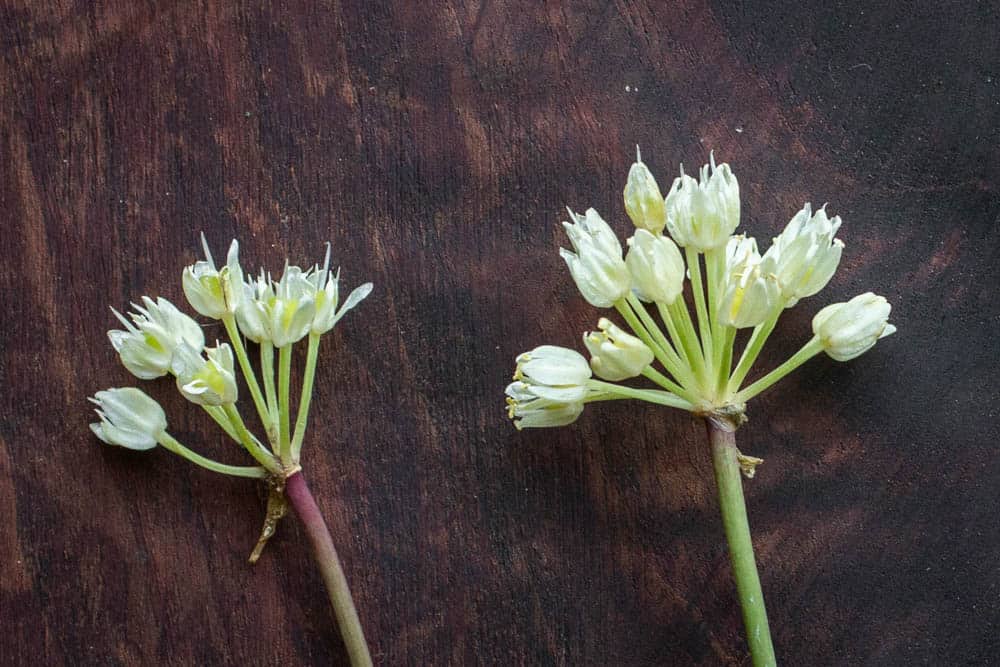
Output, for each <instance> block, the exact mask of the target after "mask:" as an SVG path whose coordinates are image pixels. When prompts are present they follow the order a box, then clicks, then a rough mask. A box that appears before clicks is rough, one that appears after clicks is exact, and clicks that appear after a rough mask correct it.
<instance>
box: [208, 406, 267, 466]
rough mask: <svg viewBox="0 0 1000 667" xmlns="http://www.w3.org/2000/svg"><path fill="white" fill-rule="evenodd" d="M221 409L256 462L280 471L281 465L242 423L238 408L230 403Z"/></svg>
mask: <svg viewBox="0 0 1000 667" xmlns="http://www.w3.org/2000/svg"><path fill="white" fill-rule="evenodd" d="M222 409H223V410H224V411H225V413H226V416H227V417H229V422H230V423H231V424H232V425H233V428H234V429H235V430H236V434H237V435H238V436H239V438H240V442H242V443H243V446H244V447H246V450H247V451H248V452H250V456H252V457H254V458H255V459H257V462H258V463H260V464H261V465H262V466H264V467H265V468H267V469H268V470H270V471H271V472H273V473H278V472H280V471H281V466H280V465H279V463H278V462H277V461H276V460H275V459H274V456H272V455H271V453H270V452H269V451H267V450H266V449H264V446H263V445H261V444H260V443H259V442H257V438H255V437H253V434H251V433H250V431H248V430H247V426H246V424H245V423H243V418H242V417H240V413H239V410H237V409H236V406H235V405H233V404H232V403H229V404H227V405H223V406H222Z"/></svg>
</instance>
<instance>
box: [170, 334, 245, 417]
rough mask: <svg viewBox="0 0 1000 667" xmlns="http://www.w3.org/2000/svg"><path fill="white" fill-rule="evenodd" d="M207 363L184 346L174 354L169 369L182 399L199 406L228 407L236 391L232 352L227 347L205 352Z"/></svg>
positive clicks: (217, 347)
mask: <svg viewBox="0 0 1000 667" xmlns="http://www.w3.org/2000/svg"><path fill="white" fill-rule="evenodd" d="M205 355H206V356H207V359H206V358H205V357H203V356H201V353H200V352H199V351H197V350H195V349H194V348H193V347H191V346H190V345H188V344H187V343H181V344H180V345H178V346H177V348H176V349H175V350H174V356H173V359H172V360H171V369H172V371H173V373H174V375H175V376H177V388H178V389H179V390H180V392H181V394H182V395H183V396H184V398H186V399H188V400H189V401H191V402H192V403H197V404H199V405H229V404H231V403H235V402H236V398H237V396H238V389H237V386H236V374H235V370H234V367H233V366H234V364H233V350H232V348H231V347H229V345H228V344H226V343H221V344H220V343H218V342H217V343H216V344H215V347H214V348H213V347H207V348H205Z"/></svg>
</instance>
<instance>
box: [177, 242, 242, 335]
mask: <svg viewBox="0 0 1000 667" xmlns="http://www.w3.org/2000/svg"><path fill="white" fill-rule="evenodd" d="M201 243H202V246H203V247H204V249H205V259H204V260H201V261H198V262H195V263H194V264H192V265H191V266H189V267H187V268H185V269H184V273H183V274H182V275H181V286H182V287H183V288H184V295H185V296H186V297H187V300H188V303H190V304H191V307H192V308H194V309H195V310H196V311H198V312H199V313H201V314H202V315H204V316H205V317H211V318H213V319H216V320H217V319H221V318H222V317H223V316H224V315H232V314H234V313H235V312H236V309H237V308H238V307H239V305H240V301H241V300H242V299H243V290H244V287H243V270H242V269H241V268H240V262H239V251H240V244H239V243H237V241H236V240H235V239H233V242H232V244H231V245H230V246H229V253H228V254H227V257H226V265H225V266H223V267H222V268H221V269H218V268H216V267H215V262H214V261H213V259H212V253H211V251H210V250H209V249H208V241H206V240H205V235H204V234H202V235H201Z"/></svg>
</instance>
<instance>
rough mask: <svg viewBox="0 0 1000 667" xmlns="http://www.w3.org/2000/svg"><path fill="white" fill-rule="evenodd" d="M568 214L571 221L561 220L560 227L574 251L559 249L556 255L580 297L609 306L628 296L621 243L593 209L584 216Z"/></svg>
mask: <svg viewBox="0 0 1000 667" xmlns="http://www.w3.org/2000/svg"><path fill="white" fill-rule="evenodd" d="M569 214H570V217H571V218H573V223H569V222H564V223H563V227H565V228H566V234H567V235H568V236H569V240H570V242H571V243H572V244H573V250H575V251H576V252H572V251H569V250H566V249H565V248H560V250H559V254H560V255H561V256H562V258H563V259H564V260H566V265H567V266H568V267H569V271H570V274H572V276H573V280H574V281H575V282H576V286H577V287H578V288H579V289H580V293H581V294H583V298H584V299H586V300H587V301H588V302H589V303H590V304H591V305H592V306H596V307H598V308H609V307H611V306H612V305H613V304H614V303H615V302H616V301H618V300H619V299H621V298H623V297H625V296H626V295H628V291H629V287H630V286H631V285H630V278H629V272H628V268H627V267H626V266H625V260H624V259H622V246H621V243H619V242H618V237H617V236H615V233H614V232H613V231H611V227H609V226H608V223H606V222H604V220H603V219H601V216H600V215H598V214H597V211H595V210H594V209H592V208H591V209H587V212H586V214H584V215H578V214H576V213H573V211H570V212H569Z"/></svg>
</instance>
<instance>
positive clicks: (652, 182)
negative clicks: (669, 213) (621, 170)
mask: <svg viewBox="0 0 1000 667" xmlns="http://www.w3.org/2000/svg"><path fill="white" fill-rule="evenodd" d="M624 197H625V212H626V213H627V214H628V217H629V218H631V219H632V223H633V224H634V225H635V226H636V228H637V229H644V230H646V231H648V232H651V233H653V234H657V235H659V234H660V232H662V231H663V226H664V225H665V224H667V218H666V211H665V209H664V206H663V195H662V194H661V193H660V186H659V185H657V183H656V179H655V178H653V174H651V173H650V171H649V168H648V167H647V166H646V165H645V164H643V162H642V156H641V155H640V154H639V147H638V146H636V147H635V162H634V163H633V164H632V167H631V169H629V171H628V180H627V181H626V182H625V192H624Z"/></svg>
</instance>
